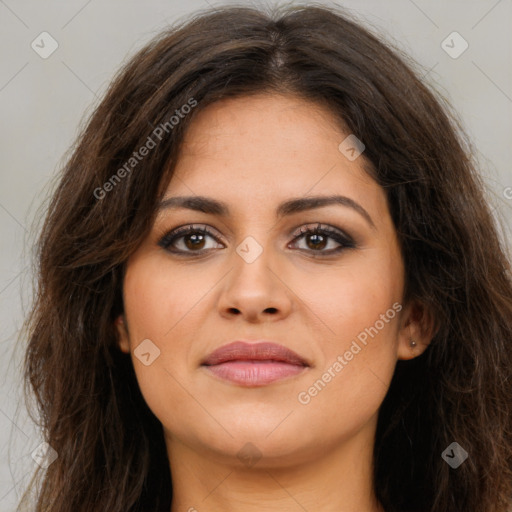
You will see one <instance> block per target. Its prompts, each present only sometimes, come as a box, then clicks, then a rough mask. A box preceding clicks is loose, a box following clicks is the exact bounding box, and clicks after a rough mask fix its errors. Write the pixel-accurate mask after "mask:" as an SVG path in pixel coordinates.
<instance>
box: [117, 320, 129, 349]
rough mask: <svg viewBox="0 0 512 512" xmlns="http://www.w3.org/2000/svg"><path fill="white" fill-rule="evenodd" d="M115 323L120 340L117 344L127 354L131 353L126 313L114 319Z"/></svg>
mask: <svg viewBox="0 0 512 512" xmlns="http://www.w3.org/2000/svg"><path fill="white" fill-rule="evenodd" d="M114 325H115V326H116V330H117V335H118V340H117V344H118V346H119V349H120V350H121V352H124V353H125V354H129V353H130V337H129V335H128V328H127V327H126V320H125V317H124V314H121V315H119V316H118V317H117V318H116V319H115V320H114Z"/></svg>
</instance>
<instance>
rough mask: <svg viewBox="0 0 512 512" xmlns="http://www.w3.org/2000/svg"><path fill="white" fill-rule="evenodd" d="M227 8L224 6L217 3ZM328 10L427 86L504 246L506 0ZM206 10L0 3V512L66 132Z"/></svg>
mask: <svg viewBox="0 0 512 512" xmlns="http://www.w3.org/2000/svg"><path fill="white" fill-rule="evenodd" d="M228 3H234V2H223V4H228ZM237 3H238V4H244V5H262V4H265V5H273V4H274V3H275V2H273V1H267V2H265V3H263V2H259V1H256V0H255V1H254V2H249V1H246V2H243V1H242V2H237ZM297 3H298V2H297ZM301 3H305V2H301ZM337 3H338V5H341V6H343V7H345V8H346V9H348V10H349V11H350V12H352V13H353V14H354V15H355V16H356V17H357V18H358V19H359V20H360V21H361V22H362V23H364V24H365V25H367V26H368V27H370V28H371V29H372V30H374V31H377V32H379V33H381V34H382V37H383V38H385V39H387V40H390V41H392V42H393V43H394V44H395V45H397V46H398V47H400V48H401V49H403V50H405V51H406V52H407V53H408V54H409V55H411V56H412V57H413V58H414V59H415V60H416V61H417V62H418V68H419V69H421V70H422V72H421V74H422V75H423V79H424V80H425V81H426V82H428V83H430V84H434V86H435V87H436V89H437V90H438V91H440V92H441V94H443V96H444V97H446V98H447V99H448V101H449V102H450V103H451V104H452V105H453V107H454V109H455V110H456V111H457V112H458V114H459V117H460V119H461V121H462V123H463V126H464V128H465V130H466V132H467V133H468V135H469V136H470V138H471V140H472V142H473V144H474V147H475V151H476V156H477V158H478V159H479V161H480V164H481V169H482V172H483V174H484V178H485V182H486V183H487V187H488V194H489V201H490V203H491V205H492V209H493V211H494V212H495V216H496V218H497V219H498V221H500V222H501V225H502V226H503V237H504V238H506V239H507V240H509V239H510V233H511V231H512V230H511V226H512V171H511V167H510V162H511V160H512V144H511V142H512V136H511V135H512V71H511V69H512V65H511V61H512V31H511V30H510V27H511V26H512V0H472V1H468V0H457V1H447V0H436V1H426V0H388V1H386V2H383V1H379V0H364V1H355V0H350V1H348V0H347V1H343V0H341V1H339V2H337ZM208 5H213V6H215V5H221V3H220V2H216V1H215V0H208V1H206V0H187V1H186V2H179V1H177V0H167V1H165V0H146V1H139V2H137V1H134V0H124V1H121V0H101V1H100V0H89V1H87V0H67V1H65V2H64V1H61V2H57V1H52V0H47V1H45V2H41V1H40V0H39V1H36V0H0V55H1V60H0V63H1V65H0V115H1V117H0V118H1V121H2V122H1V124H0V148H1V153H0V154H1V161H0V183H1V187H0V244H1V253H0V348H1V353H2V356H1V360H0V396H1V398H0V510H1V511H2V512H3V511H9V510H14V508H15V504H16V503H17V501H18V497H19V495H20V493H21V491H22V490H23V489H24V486H25V485H26V483H27V481H28V478H29V476H30V475H31V473H32V470H33V468H34V467H35V461H34V460H33V458H32V456H31V453H32V452H33V451H34V450H35V449H36V448H37V446H38V445H39V444H40V443H41V436H40V434H39V432H38V429H37V428H36V427H35V425H33V424H32V422H31V421H30V419H29V418H28V416H27V414H26V410H25V405H24V402H23V395H22V387H21V386H22V385H21V376H20V368H21V360H22V359H21V358H22V354H23V340H19V339H18V333H19V329H20V327H21V324H22V321H23V318H24V315H25V314H26V312H27V310H28V307H29V304H30V297H31V294H32V281H31V279H32V276H31V266H30V265H31V257H32V247H33V243H34V239H35V236H36V235H37V232H36V231H34V229H35V228H34V225H35V224H34V223H35V222H36V221H40V219H41V217H40V215H39V212H38V208H39V207H40V205H41V204H43V203H42V202H43V201H44V199H45V197H46V196H47V194H48V190H49V188H48V187H49V184H50V180H51V179H52V177H53V176H54V175H55V173H56V171H57V170H58V169H59V168H60V167H61V166H62V164H63V162H64V161H65V153H66V150H67V149H68V148H69V147H70V146H71V144H72V143H73V141H74V139H75V137H76V135H77V131H78V127H79V126H80V124H81V123H83V122H84V120H85V119H86V116H87V115H88V114H90V112H91V110H92V108H93V107H94V106H95V105H96V104H97V103H98V101H99V100H100V99H101V97H102V94H103V93H104V91H105V89H106V86H107V85H108V83H109V80H110V79H111V78H112V76H113V74H114V73H115V72H116V71H117V69H118V68H119V67H120V66H121V65H122V63H124V62H126V60H127V59H128V58H129V57H130V56H131V55H133V53H134V52H135V51H136V50H137V49H138V48H140V47H141V46H142V45H143V44H144V43H146V42H147V41H149V40H150V39H151V38H152V37H153V36H155V35H156V34H157V33H158V32H159V31H160V30H162V29H164V28H165V27H167V26H168V25H170V24H172V23H173V22H174V21H176V20H177V19H179V18H182V17H183V16H186V15H187V14H189V13H192V12H194V11H197V10H199V9H204V8H207V7H208ZM327 5H329V4H327ZM42 32H47V33H48V34H50V36H51V38H53V40H55V41H56V43H52V41H51V40H50V39H49V38H48V36H46V35H44V36H40V34H41V33H42ZM453 32H457V34H455V35H454V34H453ZM41 37H44V38H46V39H45V41H46V43H45V44H44V46H45V48H46V50H45V51H48V50H49V49H51V44H54V45H55V44H58V47H57V49H56V50H55V51H54V53H52V54H51V55H50V56H49V57H47V58H42V56H41V55H40V53H41V52H42V50H43V49H42V48H39V52H38V51H36V50H35V49H33V46H32V43H33V41H35V43H34V44H37V42H38V41H39V46H40V47H41V46H43V44H42V43H40V40H41ZM443 41H445V43H443ZM466 45H468V47H467V49H466V50H465V51H463V52H462V53H460V52H461V51H462V50H463V49H464V48H465V47H466ZM36 48H37V47H36ZM459 53H460V55H459ZM450 54H451V55H450ZM509 187H510V188H509ZM482 243H485V241H484V240H483V241H482ZM507 243H508V242H507ZM15 348H16V350H15Z"/></svg>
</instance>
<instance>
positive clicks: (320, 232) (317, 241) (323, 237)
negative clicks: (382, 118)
mask: <svg viewBox="0 0 512 512" xmlns="http://www.w3.org/2000/svg"><path fill="white" fill-rule="evenodd" d="M300 239H304V240H305V241H306V246H307V247H306V248H305V249H304V250H306V251H310V252H317V253H320V254H321V255H323V254H325V255H329V254H334V253H337V252H340V251H342V250H344V249H354V248H355V247H356V245H355V243H354V241H353V240H352V239H351V238H350V237H349V236H348V235H345V234H344V233H343V232H342V231H339V230H337V229H333V228H331V227H322V226H321V224H317V225H316V226H315V227H303V228H301V229H300V231H299V234H298V235H297V236H296V237H295V238H294V240H293V242H296V241H297V240H300ZM329 242H332V243H334V244H335V245H334V247H331V249H330V250H326V251H325V250H324V249H325V248H326V247H327V246H328V245H329ZM336 244H337V245H338V247H336Z"/></svg>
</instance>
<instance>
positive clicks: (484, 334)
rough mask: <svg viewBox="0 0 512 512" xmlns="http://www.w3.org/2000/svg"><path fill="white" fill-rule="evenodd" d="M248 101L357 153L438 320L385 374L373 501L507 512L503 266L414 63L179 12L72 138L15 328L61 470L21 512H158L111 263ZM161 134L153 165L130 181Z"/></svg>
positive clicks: (511, 475)
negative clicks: (303, 120)
mask: <svg viewBox="0 0 512 512" xmlns="http://www.w3.org/2000/svg"><path fill="white" fill-rule="evenodd" d="M260 92H270V93H279V94H289V95H294V96H296V97H299V98H301V99H304V100H306V101H310V102H315V103H317V104H322V105H327V106H328V108H329V110H330V111H331V112H332V114H333V116H335V118H336V119H337V120H338V121H339V123H340V126H341V127H342V128H343V129H344V130H346V131H348V132H349V133H353V134H355V135H356V136H357V137H358V138H359V139H360V140H361V141H363V143H364V144H365V146H366V149H365V152H364V158H363V160H364V161H365V165H366V172H368V173H369V174H370V175H371V176H372V178H373V179H374V180H375V181H376V182H377V183H378V184H379V185H380V186H381V187H383V189H384V190H385V192H386V195H387V200H388V205H389V209H390V212H391V216H392V219H393V222H394V225H395V228H396V230H397V233H398V236H399V241H400V247H401V251H402V255H403V259H404V263H405V283H406V289H405V296H404V298H403V302H404V303H407V302H408V301H410V300H417V301H419V302H421V303H422V304H424V305H425V306H426V307H427V308H428V309H429V311H431V312H432V315H433V316H434V318H435V321H436V326H437V331H436V334H435V336H434V338H433V340H432V343H431V345H430V346H429V347H428V349H427V350H426V351H425V352H424V353H423V354H422V355H421V356H419V357H417V358H415V359H412V360H409V361H398V363H397V366H396V369H395V374H394V376H393V379H392V382H391V385H390V388H389V390H388V393H387V395H386V397H385V399H384V402H383V403H382V406H381V408H380V410H379V420H378V426H377V432H376V439H375V448H374V487H375V492H376V496H377V498H378V499H379V501H380V502H381V503H382V504H383V506H384V507H385V509H386V511H387V512H412V511H415V512H454V511H455V510H457V511H462V510H464V511H475V512H476V511H478V512H507V508H508V507H510V505H511V502H512V499H511V498H512V385H511V379H510V376H511V372H512V279H511V272H510V256H509V254H508V250H507V248H506V246H505V243H504V241H503V240H502V239H501V236H500V234H499V230H498V226H497V223H496V220H495V219H494V218H493V216H492V213H491V211H490V208H489V205H488V203H487V199H486V196H485V184H484V182H483V179H482V178H481V176H480V175H479V173H478V165H477V163H476V161H475V158H474V156H473V155H472V154H471V146H470V143H469V142H467V136H466V135H464V132H463V130H462V129H461V126H460V125H461V123H460V121H458V120H457V119H456V115H455V114H453V113H451V107H450V106H449V103H448V102H447V101H446V100H444V99H443V98H442V96H441V95H440V94H439V93H436V92H435V90H434V88H433V87H431V86H428V85H426V84H425V83H423V81H422V79H421V78H420V71H419V70H418V69H416V65H415V64H414V62H413V61H412V60H410V59H409V58H408V57H407V56H406V55H404V54H403V53H402V52H401V51H400V50H398V49H397V48H395V47H394V46H393V45H392V44H391V43H384V42H382V38H381V37H379V36H378V35H375V34H374V33H373V32H372V31H371V29H369V28H364V27H363V26H361V24H360V23H359V22H357V21H355V19H353V18H351V16H349V15H347V14H346V13H345V12H343V11H341V10H340V9H336V8H330V7H329V8H327V7H322V6H320V5H316V4H311V5H309V6H284V7H283V6H281V7H279V8H274V9H273V10H272V9H270V10H267V11H265V10H259V9H256V8H249V7H243V6H235V7H233V6H223V7H219V8H215V9H209V10H207V11H199V12H196V13H194V14H193V15H192V16H191V17H189V18H187V19H186V20H182V21H180V23H177V24H176V25H175V26H173V27H172V28H170V29H166V30H165V31H164V32H163V33H161V34H160V35H159V36H158V37H156V38H155V39H153V40H152V41H151V42H150V43H149V44H147V45H146V46H145V47H144V48H143V49H141V50H140V51H138V53H136V55H134V56H133V57H132V58H131V59H130V60H129V61H128V62H127V63H126V64H125V65H123V67H122V68H121V69H120V71H119V72H118V73H117V75H116V76H115V78H114V79H113V80H112V82H111V84H110V86H109V89H108V90H107V92H106V94H105V96H104V98H103V99H102V101H101V103H99V105H98V106H97V107H96V108H95V110H94V111H93V112H92V114H91V115H90V117H89V119H88V121H87V124H86V125H85V126H84V127H83V129H82V132H81V133H80V135H79V137H78V139H77V142H76V144H75V146H74V147H73V148H72V151H71V153H70V156H69V158H68V160H67V162H66V163H65V165H63V167H62V169H61V171H60V173H59V175H58V182H57V186H56V187H55V189H54V191H53V193H52V196H51V200H50V202H49V205H48V206H47V211H45V216H44V223H43V226H42V229H41V232H40V235H39V239H38V243H37V250H38V252H37V269H36V270H35V272H36V274H35V277H36V280H37V293H36V294H35V296H34V299H33V305H32V308H31V310H30V313H29V315H28V317H27V319H26V325H27V340H26V342H27V345H26V351H25V352H24V354H25V360H24V379H25V380H24V392H25V394H26V395H27V396H29V395H30V396H34V397H35V400H36V405H37V411H34V412H30V411H29V412H30V414H31V416H32V418H33V419H34V420H35V421H36V422H37V424H38V425H39V426H40V428H41V430H42V432H43V434H44V438H45V440H46V441H47V442H48V443H49V444H50V446H51V447H52V448H53V449H54V450H55V451H56V452H57V454H58V458H57V459H56V460H55V461H54V462H53V463H52V464H51V465H50V466H49V467H48V468H47V469H46V470H44V471H43V470H40V469H38V471H36V472H35V474H34V477H33V478H32V481H31V484H30V486H29V488H32V487H34V486H35V485H36V483H37V486H38V491H37V493H36V506H35V509H34V510H36V512H43V511H44V512H48V511H52V512H86V511H87V512H90V511H91V510H94V511H95V512H100V511H108V512H127V511H128V512H142V511H144V512H148V511H160V510H163V511H166V512H168V511H169V510H170V505H171V500H172V482H171V475H170V468H169V461H168V459H167V454H166V450H165V443H164V437H163V433H162V426H161V424H160V422H159V421H158V419H157V418H156V417H155V416H154V415H153V413H152V412H151V411H150V410H149V408H148V406H147V405H146V403H145V401H144V399H143V397H142V395H141V392H140V390H139V387H138V384H137V380H136V377H135V373H134V369H133V366H132V362H131V359H130V356H129V355H128V354H123V353H122V352H121V351H120V350H119V349H118V346H117V335H116V331H115V328H114V319H115V318H116V317H117V315H119V314H120V313H121V312H122V311H123V304H122V295H121V289H122V282H123V275H124V269H125V263H126V261H127V259H128V257H129V256H130V255H131V254H132V253H133V251H134V250H135V249H136V248H137V247H138V245H139V244H140V243H141V241H142V240H143V239H144V238H145V237H146V236H147V233H148V232H149V230H150V228H151V225H152V223H153V221H154V219H155V213H156V205H157V204H158V202H159V201H160V199H161V198H162V196H163V192H164V191H165V189H166V187H167V184H168V183H169V180H170V179H171V178H172V175H173V169H174V166H175V163H176V161H177V158H178V155H179V151H180V145H181V143H182V140H183V136H184V133H185V131H186V129H187V127H188V126H189V125H190V123H191V122H192V121H193V119H194V118H195V116H196V115H197V113H198V112H200V111H201V110H202V109H204V108H205V107H206V106H208V105H209V104H211V103H213V102H215V101H218V100H220V99H223V98H228V97H237V96H242V95H249V94H254V93H260ZM194 101H195V102H196V104H195V106H194V108H191V109H189V110H190V112H189V113H188V114H187V115H183V116H180V120H179V122H178V123H176V124H173V123H171V122H170V121H169V120H170V119H171V118H172V116H176V115H177V114H178V112H177V111H179V112H183V110H184V109H183V110H180V109H182V107H183V106H184V105H187V104H188V105H191V104H192V102H194ZM187 112H188V110H187ZM269 122H271V121H269ZM166 123H167V124H166ZM171 125H172V128H171ZM159 127H160V130H161V132H162V137H161V139H160V140H158V143H157V144H156V146H155V147H153V148H152V149H151V150H150V151H148V153H147V155H146V156H145V157H144V158H143V159H140V160H137V163H136V165H132V164H134V162H133V161H132V162H131V164H130V165H131V167H130V166H128V167H127V166H126V163H127V162H130V158H134V151H137V150H138V148H141V147H142V146H143V145H144V144H147V142H148V138H152V139H155V130H156V129H157V128H159ZM162 130H163V131H162ZM158 133H160V132H158ZM155 142H156V140H155ZM123 168H124V169H125V171H126V172H122V171H121V169H123ZM114 175H116V176H117V178H114ZM108 183H109V184H110V185H108ZM24 350H25V349H24ZM452 442H457V443H459V444H460V445H461V446H462V447H463V448H464V449H465V450H466V451H467V452H468V454H469V457H468V458H467V460H466V461H465V462H464V463H463V464H462V465H460V467H458V468H457V469H453V468H451V467H450V466H449V465H448V464H447V463H446V462H445V461H444V460H443V458H442V457H441V454H442V452H443V451H444V450H445V449H446V448H447V447H448V446H449V445H450V444H451V443H452ZM36 477H37V478H36ZM36 480H37V482H36ZM26 495H27V493H26ZM26 495H25V496H24V499H23V500H22V502H25V501H26V500H27V499H28V498H27V496H26Z"/></svg>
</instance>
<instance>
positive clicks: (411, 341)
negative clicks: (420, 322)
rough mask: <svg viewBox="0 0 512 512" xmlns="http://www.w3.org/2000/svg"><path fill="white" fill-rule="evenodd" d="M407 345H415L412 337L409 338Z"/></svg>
mask: <svg viewBox="0 0 512 512" xmlns="http://www.w3.org/2000/svg"><path fill="white" fill-rule="evenodd" d="M409 345H411V347H412V348H414V347H415V346H416V342H415V341H414V340H413V339H412V338H409Z"/></svg>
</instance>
